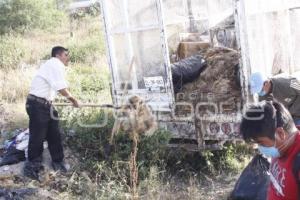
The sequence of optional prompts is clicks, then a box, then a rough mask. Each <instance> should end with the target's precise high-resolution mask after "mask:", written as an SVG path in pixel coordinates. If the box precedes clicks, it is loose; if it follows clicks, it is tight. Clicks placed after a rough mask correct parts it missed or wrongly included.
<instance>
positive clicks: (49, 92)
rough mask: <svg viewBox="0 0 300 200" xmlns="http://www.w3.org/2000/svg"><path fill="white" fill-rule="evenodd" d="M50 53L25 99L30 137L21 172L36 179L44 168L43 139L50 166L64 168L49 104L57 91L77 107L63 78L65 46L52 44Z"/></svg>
mask: <svg viewBox="0 0 300 200" xmlns="http://www.w3.org/2000/svg"><path fill="white" fill-rule="evenodd" d="M51 56H52V58H51V59H49V60H47V61H46V62H45V63H44V64H42V65H41V67H40V68H39V70H38V71H37V74H36V75H35V77H34V78H33V80H32V83H31V88H30V91H29V95H28V97H27V102H26V111H27V114H28V116H29V131H30V136H29V144H28V160H27V162H26V164H25V167H24V175H25V176H27V177H30V178H32V179H36V180H39V171H40V170H42V169H43V166H42V164H41V163H42V152H43V141H44V140H46V141H47V142H48V148H49V151H50V155H51V158H52V166H53V169H54V170H55V171H57V170H60V171H62V172H66V171H67V169H66V167H65V164H64V162H63V159H64V154H63V146H62V141H61V133H60V130H59V121H58V113H57V111H56V110H55V108H54V107H53V105H52V101H53V100H54V98H55V96H56V93H57V92H59V93H60V94H61V95H63V96H64V97H66V98H67V99H68V100H69V101H70V102H72V104H73V106H74V107H79V104H78V102H77V100H76V99H75V98H73V97H72V95H71V94H70V92H69V91H68V89H67V88H68V85H67V82H66V80H65V66H67V65H68V62H69V55H68V49H65V48H64V47H61V46H56V47H53V48H52V53H51Z"/></svg>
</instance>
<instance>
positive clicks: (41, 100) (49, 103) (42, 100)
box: [27, 94, 52, 105]
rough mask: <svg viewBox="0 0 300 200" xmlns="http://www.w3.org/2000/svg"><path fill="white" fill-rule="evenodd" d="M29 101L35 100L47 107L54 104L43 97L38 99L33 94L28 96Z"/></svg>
mask: <svg viewBox="0 0 300 200" xmlns="http://www.w3.org/2000/svg"><path fill="white" fill-rule="evenodd" d="M27 99H29V100H34V101H36V102H39V103H41V104H45V105H51V103H52V102H51V101H48V100H47V99H44V98H41V97H37V96H35V95H32V94H29V95H28V96H27Z"/></svg>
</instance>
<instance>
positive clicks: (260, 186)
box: [229, 155, 270, 200]
mask: <svg viewBox="0 0 300 200" xmlns="http://www.w3.org/2000/svg"><path fill="white" fill-rule="evenodd" d="M269 167H270V163H269V162H268V160H267V159H266V158H264V157H262V156H261V155H256V156H254V157H253V159H252V161H251V162H250V163H249V165H248V166H247V167H246V168H245V169H244V171H243V172H242V174H241V176H240V178H239V179H238V181H237V182H236V184H235V187H234V189H233V191H232V193H231V195H230V198H229V199H230V200H266V199H267V190H268V186H269V182H270V176H269V173H268V170H269Z"/></svg>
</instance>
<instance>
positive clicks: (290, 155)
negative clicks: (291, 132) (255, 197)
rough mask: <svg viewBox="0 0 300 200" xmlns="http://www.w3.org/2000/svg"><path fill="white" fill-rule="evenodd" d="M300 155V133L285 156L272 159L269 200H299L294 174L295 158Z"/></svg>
mask: <svg viewBox="0 0 300 200" xmlns="http://www.w3.org/2000/svg"><path fill="white" fill-rule="evenodd" d="M298 153H300V131H299V132H298V133H297V136H296V138H295V142H294V144H293V145H292V146H291V147H290V148H289V149H288V150H287V152H286V153H285V155H284V156H282V157H280V158H274V159H272V162H271V166H270V180H271V182H270V185H269V188H268V200H297V199H298V197H299V191H298V184H297V181H296V177H295V174H294V172H293V165H294V160H295V156H296V155H297V154H298Z"/></svg>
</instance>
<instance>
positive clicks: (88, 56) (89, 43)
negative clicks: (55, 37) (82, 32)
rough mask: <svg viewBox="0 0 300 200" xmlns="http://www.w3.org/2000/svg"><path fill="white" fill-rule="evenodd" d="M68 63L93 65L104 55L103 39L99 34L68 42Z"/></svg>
mask: <svg viewBox="0 0 300 200" xmlns="http://www.w3.org/2000/svg"><path fill="white" fill-rule="evenodd" d="M68 49H69V51H70V61H71V62H75V63H87V64H91V63H93V62H94V61H95V60H96V58H97V57H99V56H100V55H102V54H103V53H104V43H103V38H102V36H101V35H100V33H99V32H98V33H96V34H95V35H92V34H91V35H89V36H87V38H80V42H78V40H76V39H73V40H71V41H70V42H69V45H68Z"/></svg>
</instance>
